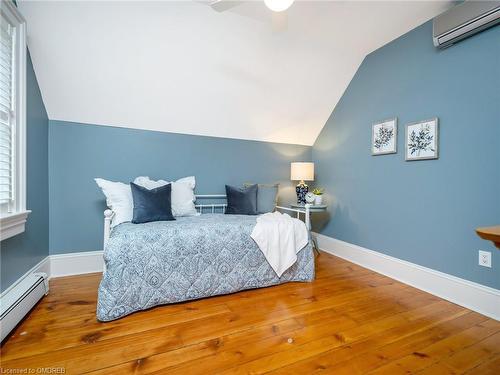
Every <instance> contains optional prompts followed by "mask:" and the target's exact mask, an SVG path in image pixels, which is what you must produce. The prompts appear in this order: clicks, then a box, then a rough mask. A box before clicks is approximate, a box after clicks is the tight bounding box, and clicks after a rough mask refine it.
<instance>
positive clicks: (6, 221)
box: [0, 210, 31, 241]
mask: <svg viewBox="0 0 500 375" xmlns="http://www.w3.org/2000/svg"><path fill="white" fill-rule="evenodd" d="M30 213H31V211H29V210H28V211H21V212H15V213H12V214H6V215H5V216H2V217H0V241H3V240H6V239H7V238H10V237H13V236H15V235H18V234H20V233H23V232H24V226H25V224H26V220H27V219H28V215H29V214H30Z"/></svg>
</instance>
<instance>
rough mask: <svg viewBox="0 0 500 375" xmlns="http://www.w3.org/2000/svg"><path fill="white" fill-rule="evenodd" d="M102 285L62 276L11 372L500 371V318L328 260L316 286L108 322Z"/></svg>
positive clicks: (21, 336)
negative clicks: (103, 316) (99, 301)
mask: <svg viewBox="0 0 500 375" xmlns="http://www.w3.org/2000/svg"><path fill="white" fill-rule="evenodd" d="M99 280H100V274H91V275H83V276H74V277H65V278H59V279H53V280H52V281H51V290H50V294H49V295H48V296H46V297H45V298H44V299H43V300H42V301H41V302H40V303H39V304H38V305H37V306H36V307H35V309H34V310H33V311H32V312H31V315H30V316H29V317H28V318H27V319H26V320H24V322H22V323H21V324H20V325H19V326H18V327H17V329H16V330H15V331H14V332H13V334H12V335H11V337H10V338H9V339H8V340H6V342H4V344H3V345H2V353H1V357H2V364H1V366H2V372H1V373H7V371H8V369H24V368H30V369H35V370H34V371H37V368H46V367H49V368H56V370H57V368H64V370H65V373H66V374H80V373H92V374H128V373H140V374H142V373H148V374H152V373H154V374H167V373H168V374H169V373H172V374H204V375H206V374H214V373H217V374H235V373H236V374H238V373H242V374H243V373H267V372H270V373H272V374H312V373H317V372H318V373H334V374H365V373H377V374H404V373H419V374H420V373H421V374H462V373H464V374H499V373H500V322H497V321H495V320H492V319H489V318H487V317H485V316H483V315H480V314H478V313H475V312H472V311H470V310H467V309H465V308H462V307H460V306H457V305H454V304H452V303H449V302H446V301H444V300H441V299H439V298H437V297H434V296H432V295H430V294H427V293H424V292H421V291H419V290H417V289H414V288H411V287H409V286H406V285H404V284H401V283H399V282H397V281H394V280H392V279H389V278H387V277H385V276H382V275H379V274H376V273H374V272H371V271H369V270H366V269H364V268H361V267H359V266H357V265H354V264H352V263H349V262H346V261H344V260H342V259H339V258H336V257H333V256H331V255H328V254H325V253H323V254H322V255H321V256H320V257H318V258H317V279H316V280H315V281H314V282H313V283H305V284H302V283H293V284H284V285H280V286H275V287H271V288H266V289H258V290H252V291H244V292H240V293H236V294H233V295H227V296H220V297H213V298H208V299H204V300H199V301H193V302H187V303H180V304H175V305H167V306H162V307H157V308H154V309H151V310H148V311H144V312H140V313H136V314H132V315H130V316H128V317H125V318H123V319H120V320H117V321H114V322H108V323H100V322H98V321H96V317H95V309H96V290H97V286H98V283H99ZM38 371H40V370H38ZM29 373H40V372H29ZM45 373H47V372H45ZM59 373H61V372H59Z"/></svg>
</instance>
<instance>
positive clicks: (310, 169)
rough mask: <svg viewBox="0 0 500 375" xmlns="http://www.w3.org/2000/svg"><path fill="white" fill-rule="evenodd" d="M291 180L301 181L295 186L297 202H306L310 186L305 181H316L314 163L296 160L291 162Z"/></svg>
mask: <svg viewBox="0 0 500 375" xmlns="http://www.w3.org/2000/svg"><path fill="white" fill-rule="evenodd" d="M290 180H292V181H300V182H299V184H298V185H297V186H296V187H295V191H296V192H297V203H299V204H301V203H306V194H307V192H308V191H309V186H307V184H306V183H305V182H304V181H314V163H311V162H294V163H291V164H290Z"/></svg>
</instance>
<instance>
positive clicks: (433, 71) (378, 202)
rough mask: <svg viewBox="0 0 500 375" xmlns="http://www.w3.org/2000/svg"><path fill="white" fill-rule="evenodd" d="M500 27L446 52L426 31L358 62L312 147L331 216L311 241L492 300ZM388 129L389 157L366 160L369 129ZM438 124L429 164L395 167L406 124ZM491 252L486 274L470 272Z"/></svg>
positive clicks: (498, 204) (498, 256)
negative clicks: (452, 282)
mask: <svg viewBox="0 0 500 375" xmlns="http://www.w3.org/2000/svg"><path fill="white" fill-rule="evenodd" d="M499 40H500V26H497V27H495V28H492V29H489V30H487V31H484V32H482V33H480V34H478V35H475V36H473V37H471V38H468V39H466V40H464V41H462V42H460V43H458V44H456V45H454V46H453V47H451V48H448V49H445V50H438V49H436V48H434V46H433V45H432V23H431V22H427V23H425V24H423V25H422V26H420V27H418V28H416V29H414V30H412V31H410V32H409V33H407V34H405V35H403V36H402V37H400V38H398V39H396V40H395V41H393V42H391V43H389V44H388V45H386V46H384V47H382V48H380V49H378V50H376V51H374V52H373V53H371V54H370V55H368V56H367V57H366V59H365V60H364V62H363V64H362V65H361V66H360V68H359V70H358V72H357V73H356V75H355V76H354V78H353V80H352V81H351V83H350V85H349V87H348V88H347V90H346V92H345V93H344V95H343V97H342V99H341V100H340V101H339V103H338V105H337V106H336V108H335V110H334V111H333V113H332V115H331V116H330V118H329V120H328V122H327V123H326V125H325V127H324V128H323V130H322V132H321V134H320V135H319V137H318V139H317V140H316V142H315V144H314V146H313V160H314V161H315V162H316V165H317V176H318V184H320V185H323V186H324V187H326V190H327V192H328V193H329V195H328V196H327V199H328V200H329V201H330V202H331V204H332V210H331V215H330V218H329V219H324V220H322V221H318V222H316V223H315V226H316V230H318V231H320V232H321V233H323V234H325V235H327V236H331V237H335V238H338V239H340V240H344V241H347V242H350V243H354V244H357V245H360V246H363V247H366V248H369V249H372V250H376V251H380V252H382V253H385V254H388V255H391V256H394V257H396V258H400V259H404V260H407V261H410V262H413V263H417V264H420V265H423V266H426V267H429V268H432V269H436V270H439V271H442V272H445V273H448V274H451V275H455V276H458V277H461V278H464V279H468V280H471V281H475V282H478V283H480V284H484V285H487V286H491V287H494V288H497V289H499V288H500V251H498V250H497V249H495V248H494V247H493V245H491V244H490V243H489V242H487V241H483V240H481V239H479V237H478V236H477V235H476V234H475V231H474V229H475V228H476V227H479V226H487V225H495V224H499V222H500V146H499V145H498V141H499V140H500V123H499V121H500V104H499V103H500V90H499V87H500V43H498V41H499ZM395 116H397V117H398V123H399V126H398V153H397V154H392V155H385V156H371V154H370V142H371V125H372V123H373V122H375V121H377V120H383V119H385V118H390V117H395ZM432 117H438V118H439V121H440V134H439V136H440V141H439V143H440V157H439V159H438V160H430V161H413V162H405V160H404V147H405V143H404V134H405V124H407V123H409V122H413V121H418V120H425V119H429V118H432ZM480 249H482V250H488V251H491V252H492V258H493V259H492V261H493V268H491V269H490V268H484V267H480V266H479V265H478V250H480Z"/></svg>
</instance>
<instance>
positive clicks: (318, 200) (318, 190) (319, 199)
mask: <svg viewBox="0 0 500 375" xmlns="http://www.w3.org/2000/svg"><path fill="white" fill-rule="evenodd" d="M324 192H325V189H323V188H315V189H314V190H313V194H314V195H315V196H316V198H315V199H314V204H316V205H320V204H322V203H323V193H324Z"/></svg>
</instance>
